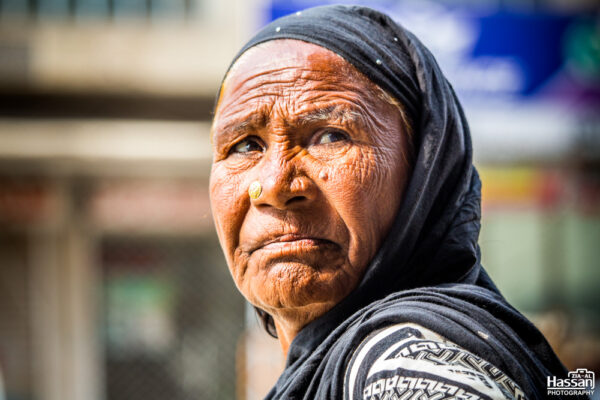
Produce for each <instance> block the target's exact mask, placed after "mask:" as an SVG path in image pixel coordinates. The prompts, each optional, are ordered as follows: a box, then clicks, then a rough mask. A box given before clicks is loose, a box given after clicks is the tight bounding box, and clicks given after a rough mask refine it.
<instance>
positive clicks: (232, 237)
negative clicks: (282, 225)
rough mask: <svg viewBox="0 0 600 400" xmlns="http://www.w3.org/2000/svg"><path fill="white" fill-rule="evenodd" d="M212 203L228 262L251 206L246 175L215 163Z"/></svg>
mask: <svg viewBox="0 0 600 400" xmlns="http://www.w3.org/2000/svg"><path fill="white" fill-rule="evenodd" d="M210 203H211V208H212V214H213V218H214V221H215V226H216V229H217V234H218V236H219V241H220V242H221V246H222V247H223V249H224V250H225V253H226V254H225V256H226V257H227V260H228V262H229V263H230V262H231V259H232V256H233V251H234V250H235V248H236V246H237V245H238V242H239V232H240V228H241V225H242V222H243V220H244V216H245V214H246V212H247V210H248V207H249V206H250V200H249V197H248V195H247V191H246V189H245V188H244V177H243V175H241V174H231V173H230V171H229V170H227V169H226V168H222V167H220V166H218V165H214V166H213V169H212V171H211V177H210Z"/></svg>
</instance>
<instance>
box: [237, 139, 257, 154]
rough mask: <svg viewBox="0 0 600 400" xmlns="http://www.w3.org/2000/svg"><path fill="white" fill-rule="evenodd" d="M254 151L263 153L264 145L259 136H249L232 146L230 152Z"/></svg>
mask: <svg viewBox="0 0 600 400" xmlns="http://www.w3.org/2000/svg"><path fill="white" fill-rule="evenodd" d="M253 151H258V152H261V153H262V151H263V146H262V144H261V142H260V140H259V139H258V138H252V137H249V138H246V139H244V140H241V141H239V142H238V143H236V144H235V145H234V146H233V147H232V148H231V151H230V153H250V152H253Z"/></svg>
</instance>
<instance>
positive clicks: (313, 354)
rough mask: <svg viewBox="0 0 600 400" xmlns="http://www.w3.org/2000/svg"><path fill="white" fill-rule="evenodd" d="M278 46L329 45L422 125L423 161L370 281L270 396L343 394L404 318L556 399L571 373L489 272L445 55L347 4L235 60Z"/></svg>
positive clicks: (266, 31)
mask: <svg viewBox="0 0 600 400" xmlns="http://www.w3.org/2000/svg"><path fill="white" fill-rule="evenodd" d="M277 39H298V40H302V41H305V42H310V43H314V44H317V45H319V46H322V47H324V48H326V49H329V50H331V51H333V52H335V53H337V54H339V55H340V56H342V57H343V58H344V59H345V60H346V61H348V62H349V63H350V64H352V65H353V66H354V67H356V68H357V69H358V70H359V71H361V72H362V73H363V74H364V75H366V76H367V77H368V78H369V79H370V80H371V81H373V82H374V83H376V84H377V85H379V86H380V87H382V88H383V89H384V90H385V91H387V92H388V93H389V94H391V95H392V96H394V97H395V98H396V99H398V100H399V101H400V103H401V104H402V105H403V106H404V108H405V110H406V111H407V113H408V115H409V119H410V120H411V121H412V122H413V130H414V132H415V147H416V158H415V162H414V166H413V168H414V169H413V173H412V176H411V179H410V181H409V184H408V187H407V189H406V191H405V193H404V198H403V200H402V203H401V206H400V209H399V210H398V214H397V217H396V220H395V222H394V224H393V226H392V228H391V230H390V232H389V234H388V236H387V238H386V239H385V241H384V243H383V245H382V246H381V248H380V249H379V251H378V253H377V254H376V256H375V257H374V259H373V260H372V261H371V263H370V265H369V266H368V268H367V270H366V272H365V275H364V277H363V279H362V281H361V282H360V284H359V285H358V287H357V288H356V289H355V290H354V291H353V292H352V293H351V294H350V295H349V296H348V297H347V298H345V299H344V300H343V301H341V302H340V303H339V304H338V305H336V306H335V307H334V308H333V309H332V310H330V311H329V312H328V313H326V314H325V315H324V316H322V317H320V318H319V319H317V320H315V321H313V322H311V323H310V324H309V325H307V326H306V327H305V328H304V329H303V330H302V331H301V332H300V333H299V334H298V336H296V338H295V339H294V341H293V342H292V344H291V346H290V348H289V352H288V358H287V364H286V369H285V371H284V372H283V374H282V376H281V377H280V379H279V380H278V382H277V384H276V386H275V387H274V388H273V389H272V391H271V392H270V394H269V395H268V396H267V398H277V399H311V400H312V399H341V398H342V385H343V379H344V371H345V367H346V365H347V363H348V361H349V358H350V357H351V356H352V354H353V352H354V350H355V349H356V348H357V346H358V345H359V343H360V342H361V341H362V340H363V339H364V338H365V337H366V336H367V335H368V334H369V333H370V332H373V331H374V330H377V329H380V328H382V327H385V326H390V325H393V324H396V323H401V322H414V323H417V324H420V325H422V326H424V327H426V328H429V329H431V330H433V331H435V332H437V333H439V334H440V335H442V336H444V337H445V338H447V339H448V340H451V341H453V342H454V343H456V344H458V345H460V346H462V347H464V348H465V349H467V350H469V351H470V352H472V353H474V354H476V355H478V356H480V357H481V358H483V359H485V360H487V361H489V362H491V363H492V364H494V365H495V366H496V367H498V368H499V369H501V370H502V371H503V372H505V373H506V374H507V375H508V376H509V377H511V378H512V379H513V380H514V381H515V382H517V384H519V386H520V387H521V388H522V389H523V391H524V392H525V394H526V395H527V396H528V398H530V399H535V398H545V397H546V396H545V388H546V377H547V376H565V375H566V371H565V369H564V367H563V366H562V364H561V363H560V361H559V360H558V359H557V357H556V356H555V355H554V353H553V352H552V350H551V348H550V346H549V345H548V343H547V342H546V340H545V339H544V337H543V336H542V335H541V334H540V333H539V331H538V330H537V329H536V328H535V327H533V325H532V324H531V323H530V322H529V321H527V319H525V318H524V317H523V316H522V315H521V314H519V313H518V312H517V311H516V310H515V309H514V308H512V307H511V306H510V305H509V304H508V303H507V302H506V301H505V300H504V298H503V297H502V296H501V295H500V293H499V292H498V290H497V289H496V287H495V286H494V284H493V283H492V282H491V280H490V279H489V277H488V276H487V274H486V273H485V271H484V270H483V268H482V267H481V265H480V255H479V246H478V244H477V240H478V236H479V229H480V217H481V215H480V197H481V195H480V189H481V184H480V181H479V177H478V175H477V171H476V170H475V168H474V167H473V165H472V148H471V138H470V134H469V128H468V124H467V121H466V119H465V116H464V113H463V110H462V108H461V106H460V103H459V101H458V99H457V97H456V95H455V93H454V91H453V89H452V87H451V85H450V84H449V83H448V82H447V81H446V79H445V78H444V76H443V74H442V72H441V71H440V69H439V67H438V65H437V63H436V61H435V59H434V57H433V56H432V55H431V53H430V52H429V51H428V50H427V49H426V48H425V46H424V45H423V44H422V43H421V42H420V41H419V40H418V39H417V38H416V37H415V36H414V35H413V34H412V33H410V32H408V31H406V30H405V29H404V28H402V27H401V26H399V25H398V24H396V23H395V22H394V21H393V20H391V19H390V18H389V17H388V16H386V15H384V14H382V13H380V12H378V11H375V10H372V9H369V8H365V7H359V6H340V5H337V6H326V7H317V8H312V9H309V10H305V11H302V12H300V13H296V14H292V15H289V16H286V17H283V18H280V19H278V20H276V21H274V22H272V23H271V24H269V25H267V26H266V27H265V28H263V29H262V30H261V31H260V32H259V33H258V34H256V35H255V36H254V37H253V38H252V39H251V40H250V41H249V42H248V43H247V44H246V45H245V46H244V47H243V49H242V50H241V51H240V52H239V53H238V55H237V56H236V57H235V59H234V62H235V60H237V58H238V57H239V56H240V55H241V54H243V53H244V52H245V51H246V50H248V49H249V48H251V47H253V46H256V45H257V44H260V43H263V42H266V41H270V40H277ZM390 184H394V183H390ZM477 332H479V333H481V332H485V333H486V334H487V335H488V338H487V339H484V338H482V336H481V335H478V334H477Z"/></svg>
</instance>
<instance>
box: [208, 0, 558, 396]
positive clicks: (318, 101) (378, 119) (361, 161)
mask: <svg viewBox="0 0 600 400" xmlns="http://www.w3.org/2000/svg"><path fill="white" fill-rule="evenodd" d="M212 135H213V136H212V141H213V150H214V163H213V167H212V172H211V181H210V195H211V204H212V209H213V216H214V220H215V224H216V227H217V232H218V235H219V239H220V243H221V246H222V248H223V251H224V253H225V256H226V259H227V263H228V265H229V269H230V271H231V274H232V276H233V279H234V280H235V283H236V285H237V287H238V288H239V290H240V291H241V293H242V294H243V295H244V297H245V298H246V299H247V300H248V301H249V302H250V303H251V304H253V305H254V307H255V308H256V309H257V312H258V313H259V316H260V317H261V319H262V321H263V323H264V325H265V328H266V329H267V331H268V332H269V333H271V334H272V335H273V336H276V337H278V339H279V341H280V343H281V347H282V348H283V351H284V353H286V355H287V363H286V367H285V370H284V372H283V374H282V375H281V377H280V379H279V380H278V382H277V383H276V385H275V387H274V388H273V389H272V390H271V392H270V393H269V395H268V396H267V398H274V399H361V400H362V399H396V398H398V399H399V398H402V399H405V398H435V399H444V398H460V399H462V398H464V399H479V398H486V399H488V398H494V399H513V398H515V399H522V398H528V399H540V398H546V378H547V377H551V376H558V377H563V376H564V375H566V371H565V369H564V367H563V366H562V364H561V363H560V361H559V360H558V359H557V358H556V356H555V355H554V353H553V352H552V350H551V348H550V347H549V345H548V343H547V342H546V340H545V339H544V337H543V336H542V335H541V334H540V333H539V332H538V331H537V330H536V329H535V328H534V327H533V325H532V324H531V323H530V322H528V321H527V320H526V319H525V318H524V317H523V316H522V315H521V314H519V313H518V312H517V311H516V310H515V309H514V308H512V307H511V306H510V305H509V304H508V303H507V302H506V301H505V300H504V298H503V297H502V296H501V295H500V293H499V292H498V289H496V287H495V286H494V284H493V283H492V282H491V280H490V278H489V277H488V276H487V274H486V273H485V271H484V270H483V268H482V266H481V265H480V256H479V247H478V245H477V237H478V234H479V227H480V223H479V220H480V208H479V203H480V182H479V178H478V176H477V172H476V171H475V169H474V167H473V166H472V162H471V139H470V137H469V129H468V126H467V122H466V120H465V118H464V115H463V112H462V109H461V106H460V104H459V102H458V100H457V99H456V96H455V94H454V92H453V90H452V88H451V86H450V85H449V84H448V82H447V81H446V80H445V78H444V77H443V75H442V73H441V72H440V70H439V68H438V66H437V64H436V62H435V60H434V59H433V57H432V55H431V54H430V53H429V52H428V51H427V49H426V48H425V47H424V46H423V45H422V44H421V43H420V42H419V41H418V40H417V39H416V38H415V37H414V36H413V35H412V34H410V33H409V32H407V31H406V30H404V29H403V28H402V27H400V26H398V25H397V24H396V23H395V22H393V21H392V20H391V19H390V18H388V17H387V16H385V15H383V14H381V13H379V12H377V11H374V10H371V9H368V8H362V7H354V6H351V7H349V6H328V7H319V8H314V9H310V10H306V11H304V12H301V13H296V14H294V15H291V16H287V17H284V18H282V19H279V20H277V21H275V22H273V23H272V24H270V25H268V26H267V27H265V28H264V29H263V30H262V31H260V32H259V33H258V34H257V35H256V36H255V37H254V38H253V39H251V40H250V41H249V42H248V43H247V44H246V45H245V46H244V48H243V49H242V50H241V51H240V52H239V54H238V55H237V56H236V57H235V59H234V61H233V63H232V66H231V67H230V69H229V71H228V72H227V75H226V77H225V79H224V81H223V84H222V86H221V90H220V94H219V97H218V102H217V106H216V110H215V118H214V124H213V130H212ZM411 396H415V397H411ZM419 396H421V397H419Z"/></svg>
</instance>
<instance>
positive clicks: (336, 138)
mask: <svg viewBox="0 0 600 400" xmlns="http://www.w3.org/2000/svg"><path fill="white" fill-rule="evenodd" d="M344 140H348V135H346V134H345V133H344V132H340V131H336V130H327V131H325V132H323V133H321V134H320V135H319V136H318V137H317V144H327V143H334V142H340V141H344Z"/></svg>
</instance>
